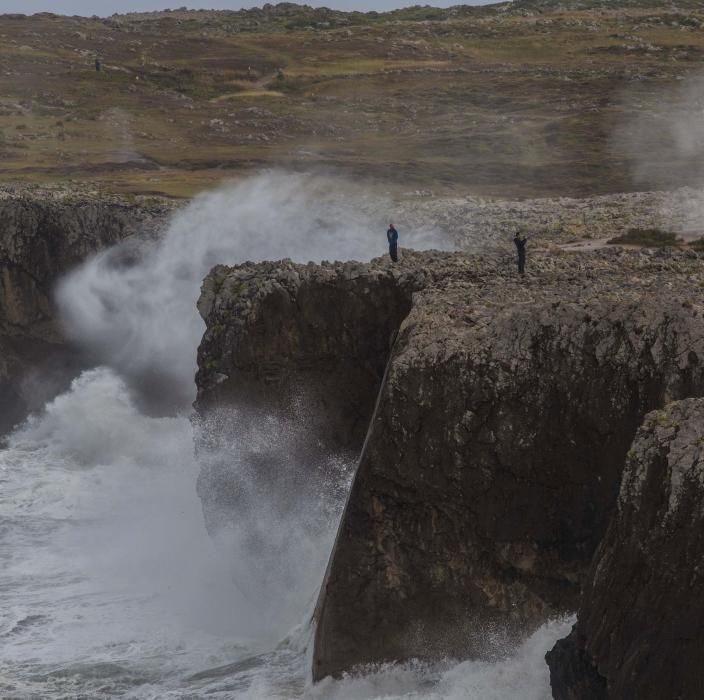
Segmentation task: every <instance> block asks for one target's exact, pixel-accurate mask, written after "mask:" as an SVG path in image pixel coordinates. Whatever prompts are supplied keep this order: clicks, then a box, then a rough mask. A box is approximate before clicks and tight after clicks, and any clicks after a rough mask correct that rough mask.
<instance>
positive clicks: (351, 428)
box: [197, 249, 704, 678]
mask: <svg viewBox="0 0 704 700" xmlns="http://www.w3.org/2000/svg"><path fill="white" fill-rule="evenodd" d="M703 283H704V275H703V274H702V272H701V260H700V259H699V257H698V256H697V254H695V253H693V252H673V251H667V250H665V251H656V252H650V251H644V252H635V251H624V250H620V249H616V250H613V249H611V250H602V251H596V252H593V253H581V254H573V253H567V252H562V253H561V252H555V253H553V254H552V255H549V256H544V255H542V254H536V255H533V256H532V257H531V258H530V271H529V274H528V275H527V276H526V278H525V279H519V278H518V277H517V276H516V275H515V274H514V272H513V269H512V267H511V266H510V265H507V264H506V262H505V261H504V260H501V259H500V258H496V257H495V256H473V257H466V256H464V255H461V254H440V253H412V252H410V251H405V252H404V255H403V259H402V262H401V263H400V264H399V265H397V266H391V264H390V263H388V262H387V261H386V260H375V261H373V262H372V263H370V264H358V263H344V264H343V263H335V264H323V265H321V266H316V265H307V266H302V265H294V264H292V263H287V262H282V263H266V264H261V265H252V264H249V265H244V266H240V267H236V268H226V267H218V268H215V269H214V270H213V272H212V273H211V274H210V275H209V277H208V278H207V279H206V281H205V283H204V286H203V293H202V296H201V300H200V303H199V308H200V310H201V314H202V315H203V317H204V318H205V320H206V324H207V330H206V334H205V336H204V338H203V341H202V343H201V346H200V349H199V372H198V376H197V383H198V387H199V394H198V404H197V405H198V409H199V411H200V412H201V414H202V415H207V414H208V413H209V412H211V410H212V409H213V408H214V407H216V408H218V409H220V408H223V407H227V406H233V405H234V406H236V405H238V403H241V402H245V403H246V404H247V405H261V406H269V407H271V408H270V410H272V411H279V412H280V413H281V415H289V416H291V415H293V416H296V417H297V420H303V422H304V423H305V424H306V435H307V439H301V440H300V441H299V442H298V443H297V446H296V449H301V450H304V449H308V450H309V451H312V452H315V453H318V452H319V451H327V452H335V451H349V450H352V451H359V450H361V458H360V461H359V467H358V470H357V474H356V477H355V481H354V484H353V487H352V492H351V495H350V498H349V501H348V505H347V508H346V511H345V514H344V516H343V521H342V525H341V528H340V531H339V533H338V538H337V542H336V545H335V548H334V552H333V554H332V557H331V561H330V564H329V568H328V572H327V576H326V580H325V583H324V585H323V589H322V592H321V596H320V600H319V602H318V608H317V611H316V621H317V631H316V644H315V658H314V669H313V674H314V677H315V678H322V677H323V676H325V675H328V674H339V673H341V672H343V671H345V670H349V669H350V668H351V667H353V666H354V665H356V664H359V663H368V662H377V661H382V660H389V659H403V658H408V657H410V656H421V657H428V656H430V657H433V656H442V655H445V654H453V655H460V656H467V655H477V654H481V655H487V654H488V655H491V654H492V653H496V654H501V653H503V651H505V648H506V643H507V640H509V639H515V638H516V636H518V637H520V636H521V635H523V634H526V633H527V632H529V631H530V630H532V629H534V628H535V626H537V625H538V624H540V623H541V622H543V621H544V620H545V619H546V618H547V617H548V616H550V615H552V614H555V613H558V612H563V611H567V610H574V609H575V608H576V607H577V604H578V600H579V594H580V587H581V586H582V585H583V584H584V583H585V582H586V581H587V580H588V579H587V572H588V569H589V564H590V561H591V559H592V556H593V554H594V552H595V551H596V549H597V546H598V545H599V543H600V541H601V540H602V538H603V536H604V533H605V532H606V529H607V525H608V523H609V518H610V516H611V514H612V513H613V511H614V506H615V503H616V497H617V494H618V489H619V484H620V479H621V472H622V469H623V464H624V461H625V459H626V455H627V453H628V450H629V447H630V445H631V442H632V439H633V436H634V435H635V433H636V430H637V428H638V426H639V425H640V424H641V422H642V420H643V417H644V416H645V414H646V413H648V411H651V410H652V409H654V408H658V407H661V406H664V405H665V404H666V403H667V402H668V401H671V400H673V399H677V398H684V397H688V396H692V395H698V394H701V393H702V390H703V389H704V373H703V372H702V353H703V352H704V345H702V343H703V342H704V341H703V340H702V339H703V338H704V333H703V331H704V325H703V324H704V320H703V319H702V316H701V314H702V302H701V294H700V290H701V288H702V284H703ZM663 292H665V293H663ZM366 425H368V426H369V428H368V430H367V431H366V435H365V426H366ZM220 429H222V430H223V431H225V432H226V431H227V422H225V423H223V424H222V425H220ZM311 445H312V446H314V447H311ZM306 446H307V447H306ZM597 446H598V447H597ZM311 462H312V463H316V460H315V459H313V460H311ZM269 476H270V475H263V477H262V478H263V479H266V478H268V477H269ZM201 479H202V481H205V482H209V483H210V485H211V486H212V485H216V486H218V488H216V489H207V491H208V492H209V493H213V492H215V493H218V494H227V493H228V488H229V489H230V490H232V484H229V485H228V474H227V466H226V465H224V464H223V463H222V462H220V463H218V464H217V465H213V464H211V465H209V467H206V469H205V470H204V474H203V475H202V476H201ZM223 498H225V499H226V498H227V496H223Z"/></svg>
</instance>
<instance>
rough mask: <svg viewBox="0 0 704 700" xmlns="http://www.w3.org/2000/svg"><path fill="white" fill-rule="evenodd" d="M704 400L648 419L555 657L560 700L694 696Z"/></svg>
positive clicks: (700, 643)
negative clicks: (573, 619) (572, 621)
mask: <svg viewBox="0 0 704 700" xmlns="http://www.w3.org/2000/svg"><path fill="white" fill-rule="evenodd" d="M702 445H704V400H702V399H687V400H685V401H679V402H676V403H673V404H670V405H669V406H667V407H666V408H664V409H662V410H658V411H654V412H653V413H650V414H649V415H648V416H647V417H646V419H645V422H644V424H643V426H642V427H641V429H640V430H639V431H638V434H637V436H636V439H635V441H634V443H633V447H632V449H631V450H630V451H629V453H628V460H627V463H626V468H625V471H624V474H623V480H622V484H621V491H620V495H619V498H618V506H617V509H616V513H615V515H614V518H613V520H612V522H611V524H610V525H609V529H608V532H607V534H606V537H605V538H604V540H603V542H602V543H601V545H600V547H599V550H598V552H597V554H596V556H595V557H594V562H593V563H592V566H591V569H590V573H589V583H588V585H586V586H585V589H584V596H583V599H582V602H581V605H580V609H579V615H578V620H577V624H576V625H575V627H574V629H573V631H572V633H571V634H570V636H569V637H568V638H567V639H564V640H561V641H560V642H558V644H557V645H556V646H555V648H554V649H553V650H552V651H551V652H550V653H549V654H548V657H547V658H548V662H549V664H550V670H551V679H552V687H553V696H554V697H555V698H557V699H558V700H602V699H604V700H605V699H606V698H613V699H616V698H618V700H635V699H636V698H637V699H638V700H650V699H652V700H660V699H661V698H673V699H678V700H694V698H699V697H701V695H702V691H701V668H700V666H699V664H700V662H701V659H702V658H704V639H703V638H702V634H701V631H702V628H703V627H704V600H703V598H702V595H701V589H702V585H703V584H704V570H703V568H702V562H704V536H702V526H703V524H704V459H703V456H702Z"/></svg>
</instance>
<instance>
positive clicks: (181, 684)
mask: <svg viewBox="0 0 704 700" xmlns="http://www.w3.org/2000/svg"><path fill="white" fill-rule="evenodd" d="M385 209H386V203H385V202H384V201H383V200H382V199H380V198H374V197H368V196H367V195H365V194H364V193H360V192H359V191H356V190H355V189H354V188H353V187H352V186H351V185H350V186H349V189H344V188H341V186H340V184H339V183H331V182H330V181H328V180H324V179H320V178H312V177H303V176H297V175H296V176H294V175H286V174H268V175H262V176H260V177H256V178H253V179H251V180H249V181H247V182H245V183H242V184H240V185H237V186H235V187H230V188H227V189H223V190H221V191H218V192H215V193H211V194H208V195H205V196H203V197H200V198H198V199H197V200H196V201H194V202H193V203H192V204H190V205H189V206H187V207H186V208H185V209H184V210H182V211H181V212H179V213H178V214H177V215H176V216H175V217H174V220H173V221H172V223H171V225H170V227H169V229H168V231H167V232H166V234H165V235H164V237H163V238H162V239H161V240H160V241H158V242H148V241H147V242H131V243H128V244H123V245H121V246H118V247H117V248H115V249H113V250H110V251H106V252H105V253H103V254H101V255H99V256H97V257H96V258H94V259H92V260H90V261H87V262H86V263H85V264H84V265H83V266H82V267H81V268H80V269H78V270H76V271H75V272H74V273H72V274H71V275H70V276H69V277H68V278H67V279H66V280H64V282H63V283H62V285H61V288H60V290H59V301H60V306H61V309H62V313H63V317H64V319H65V322H66V325H67V328H68V329H69V331H70V333H71V335H72V336H73V337H74V338H75V339H76V340H78V341H79V342H81V343H83V344H84V345H85V346H86V347H88V348H90V349H91V350H92V351H93V353H95V355H96V357H97V358H98V360H99V362H100V366H97V367H96V368H94V369H92V370H89V371H87V372H84V373H83V374H82V375H81V376H80V377H78V378H77V379H76V380H75V381H74V383H73V385H72V387H71V389H70V390H69V391H68V392H66V393H65V394H63V395H61V396H59V397H57V398H56V399H54V400H53V401H51V402H50V403H49V404H47V406H46V408H45V410H44V411H43V412H42V413H41V414H40V415H37V416H34V417H32V418H30V419H29V420H28V421H27V422H26V424H25V425H23V426H22V427H20V428H19V429H18V430H16V431H15V432H14V433H13V434H12V435H11V436H10V437H9V439H8V443H7V446H6V447H5V449H2V450H0V487H1V488H0V590H2V592H3V597H2V606H1V608H0V609H1V612H2V617H1V618H0V643H1V644H2V646H3V654H2V655H0V697H3V696H11V697H18V698H28V697H30V696H32V697H42V698H56V699H58V698H67V697H70V698H73V697H88V698H91V699H93V698H96V699H99V698H112V697H124V698H135V699H146V698H181V699H185V698H197V697H212V698H243V699H244V698H248V699H251V700H258V699H262V700H264V699H267V700H268V699H270V698H304V697H305V698H318V699H319V698H336V699H339V700H352V699H359V700H374V699H376V698H387V699H390V698H447V699H454V698H469V699H470V700H471V699H473V698H477V699H479V698H481V699H482V700H487V699H492V698H496V699H501V700H509V699H515V700H518V698H520V699H521V700H526V699H527V700H533V699H535V700H538V699H541V700H542V699H543V698H548V697H549V689H548V680H547V673H548V672H547V667H546V665H545V663H544V661H543V658H542V657H543V655H544V653H545V651H546V650H547V649H548V648H549V647H550V646H551V645H552V643H553V641H554V640H555V639H557V638H559V637H560V636H564V634H565V632H566V630H567V627H568V623H567V622H561V623H553V624H549V625H546V626H545V627H544V628H542V629H541V630H539V631H538V632H537V633H536V634H535V635H534V636H533V637H532V638H531V639H529V640H528V641H527V642H526V643H525V644H524V645H523V646H522V647H521V648H520V649H519V650H518V652H517V653H516V654H515V655H513V656H511V657H510V658H507V659H506V660H505V661H503V662H498V663H493V664H489V663H478V662H477V663H463V664H456V663H454V664H453V663H450V662H448V663H445V664H440V665H435V666H424V665H418V664H407V665H402V666H387V667H383V668H379V669H374V670H371V669H370V670H369V671H368V672H366V673H362V674H360V675H358V676H353V677H349V678H346V679H343V680H342V681H339V682H332V681H330V680H327V681H324V682H323V683H322V684H319V685H318V686H316V687H311V686H310V684H309V682H308V676H309V674H308V669H309V660H308V659H307V657H306V649H307V645H308V642H309V639H310V629H309V627H308V621H309V619H310V613H311V610H312V605H313V603H314V600H315V596H316V593H317V590H318V587H319V586H320V583H321V581H322V576H323V571H324V568H325V565H326V563H327V558H328V555H329V552H330V548H331V546H332V541H333V538H334V535H335V532H336V527H337V523H338V520H339V517H340V514H341V510H342V507H343V503H344V499H345V497H346V493H347V487H348V485H349V482H350V478H351V474H352V469H353V466H354V464H353V463H354V459H353V458H352V459H351V458H350V456H349V455H330V456H329V459H328V461H327V462H326V463H325V464H324V465H318V467H321V466H322V468H318V469H317V470H316V472H315V473H316V474H318V475H319V478H318V477H316V478H315V479H311V478H310V477H309V478H308V479H307V482H306V483H305V487H300V484H301V483H303V482H302V480H300V479H297V478H296V475H298V474H300V473H305V474H310V473H312V472H310V471H306V468H307V466H309V465H306V464H298V463H295V461H294V459H293V458H292V457H291V455H290V444H291V441H292V440H297V441H300V439H301V435H302V431H303V432H304V431H305V421H303V420H301V421H298V420H295V419H287V420H283V419H282V418H281V417H277V416H274V415H258V416H256V420H253V419H252V418H253V417H252V416H244V415H243V416H241V418H242V420H241V421H240V424H241V426H242V428H241V430H238V431H235V434H231V435H229V436H227V440H221V441H220V442H219V446H220V447H219V449H220V450H221V451H222V453H221V454H219V455H217V457H218V459H220V460H222V461H223V462H224V463H226V464H228V465H229V468H230V469H231V471H232V473H233V475H234V476H235V477H236V479H237V484H238V495H239V496H238V497H239V502H238V504H237V507H236V512H235V514H234V517H233V513H232V506H230V507H229V510H228V513H227V515H228V517H227V518H223V519H222V522H220V520H219V519H218V518H217V517H215V518H214V519H213V520H212V521H211V522H210V526H211V527H210V530H211V532H210V533H208V532H206V528H205V520H204V517H203V510H202V507H201V503H200V501H199V499H198V497H197V495H196V480H197V476H198V472H199V464H198V461H197V460H196V457H195V455H194V444H193V438H194V433H193V431H194V427H193V424H192V422H191V420H190V418H191V416H190V401H191V399H192V397H193V393H194V387H193V375H194V372H195V351H196V347H197V344H198V342H199V340H200V337H201V334H202V331H203V323H202V321H201V319H200V318H199V317H198V315H197V312H196V310H195V302H196V299H197V296H198V293H199V288H200V284H201V280H202V278H203V276H204V275H205V274H206V273H207V271H208V270H209V268H210V267H211V266H212V265H213V264H216V263H236V262H239V261H244V260H260V259H264V258H276V259H278V258H281V257H285V256H288V257H291V258H294V259H295V260H300V261H307V260H309V259H313V260H321V259H325V258H327V259H335V258H339V259H346V258H356V259H362V260H364V259H369V258H371V257H372V256H375V255H378V254H383V253H384V252H385V249H386V245H385V236H384V231H385V228H386V225H387V224H388V221H386V219H385ZM399 228H400V231H401V236H402V244H403V245H404V246H409V247H410V246H413V247H436V248H437V247H442V248H448V247H450V246H449V245H448V244H447V243H446V242H445V239H444V238H443V236H442V235H441V234H440V233H439V232H436V231H430V230H424V231H415V232H411V231H408V232H406V231H404V230H403V227H402V225H401V223H400V222H399ZM155 392H156V393H163V396H161V397H159V398H161V401H157V402H152V403H151V405H150V407H149V411H148V413H145V412H144V410H143V405H144V404H145V402H146V399H150V398H151V399H153V398H154V397H153V396H149V394H150V393H151V394H153V393H155ZM212 420H213V421H215V424H208V423H206V424H199V425H197V429H198V430H206V431H207V430H217V420H218V418H217V416H215V417H214V418H213V419H212ZM227 420H228V421H229V423H230V424H232V416H228V417H227ZM257 458H258V459H259V461H260V462H261V461H262V460H269V461H270V462H271V463H272V464H274V465H275V466H276V468H277V469H279V470H280V472H281V471H285V472H286V478H280V479H274V480H272V481H271V482H269V483H267V487H266V488H262V479H261V478H260V477H261V475H260V474H257V473H255V472H256V469H255V468H254V467H253V465H256V464H257ZM289 477H291V478H289ZM292 484H293V485H294V486H295V488H292ZM297 484H298V486H296V485H297Z"/></svg>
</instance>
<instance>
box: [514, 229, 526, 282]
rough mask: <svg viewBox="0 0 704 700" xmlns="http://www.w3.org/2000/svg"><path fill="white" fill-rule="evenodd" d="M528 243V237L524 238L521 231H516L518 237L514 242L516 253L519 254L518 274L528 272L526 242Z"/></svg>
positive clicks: (515, 237)
mask: <svg viewBox="0 0 704 700" xmlns="http://www.w3.org/2000/svg"><path fill="white" fill-rule="evenodd" d="M527 241H528V236H523V238H521V234H520V232H519V231H516V235H515V236H514V237H513V242H514V243H515V244H516V252H517V253H518V274H519V275H523V274H525V271H526V242H527Z"/></svg>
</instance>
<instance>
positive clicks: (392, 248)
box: [389, 243, 398, 262]
mask: <svg viewBox="0 0 704 700" xmlns="http://www.w3.org/2000/svg"><path fill="white" fill-rule="evenodd" d="M389 255H390V256H391V260H392V261H393V262H398V244H396V243H389Z"/></svg>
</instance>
